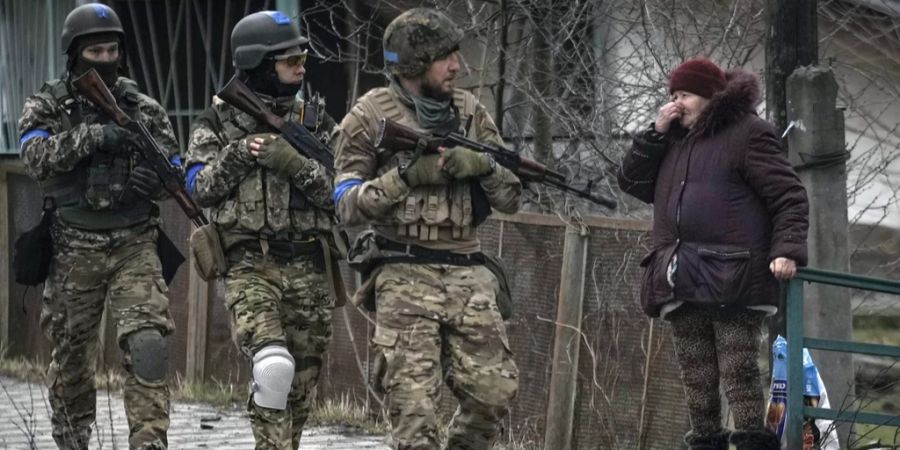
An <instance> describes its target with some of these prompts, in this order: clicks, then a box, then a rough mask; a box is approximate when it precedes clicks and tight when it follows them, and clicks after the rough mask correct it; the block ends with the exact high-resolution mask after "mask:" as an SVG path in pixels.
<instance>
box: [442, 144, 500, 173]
mask: <svg viewBox="0 0 900 450" xmlns="http://www.w3.org/2000/svg"><path fill="white" fill-rule="evenodd" d="M443 157H444V172H447V174H449V175H450V176H451V177H453V178H455V179H457V180H460V179H463V178H472V177H481V176H485V175H490V174H491V173H493V172H494V165H495V163H494V160H493V159H492V158H491V156H490V155H488V154H486V153H479V152H476V151H474V150H469V149H467V148H464V147H453V148H451V149H449V150H446V151H444V153H443Z"/></svg>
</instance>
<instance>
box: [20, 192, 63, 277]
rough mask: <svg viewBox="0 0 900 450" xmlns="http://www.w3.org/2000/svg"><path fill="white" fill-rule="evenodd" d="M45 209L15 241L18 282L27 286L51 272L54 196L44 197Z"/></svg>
mask: <svg viewBox="0 0 900 450" xmlns="http://www.w3.org/2000/svg"><path fill="white" fill-rule="evenodd" d="M43 209H44V211H43V213H42V214H41V221H40V222H39V223H38V224H37V225H36V226H35V227H34V228H32V229H30V230H28V231H26V232H24V233H22V235H21V236H19V238H18V239H16V243H15V254H14V256H13V268H14V269H15V272H16V273H15V275H16V283H19V284H22V285H25V286H37V285H39V284H41V283H43V282H44V281H45V280H46V279H47V276H48V275H49V274H50V262H51V261H52V259H53V237H52V236H51V234H50V228H51V226H52V224H53V211H54V210H55V209H56V208H55V205H54V203H53V198H52V197H46V198H45V199H44V208H43Z"/></svg>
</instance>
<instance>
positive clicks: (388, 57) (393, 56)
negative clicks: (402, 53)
mask: <svg viewBox="0 0 900 450" xmlns="http://www.w3.org/2000/svg"><path fill="white" fill-rule="evenodd" d="M384 60H385V61H389V62H392V63H399V62H400V57H399V56H397V53H396V52H392V51H388V50H385V51H384Z"/></svg>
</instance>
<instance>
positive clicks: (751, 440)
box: [731, 430, 781, 450]
mask: <svg viewBox="0 0 900 450" xmlns="http://www.w3.org/2000/svg"><path fill="white" fill-rule="evenodd" d="M731 443H732V444H734V445H735V446H736V447H737V450H780V449H781V442H780V441H779V440H778V436H775V433H772V432H771V431H769V430H754V431H735V432H734V433H731Z"/></svg>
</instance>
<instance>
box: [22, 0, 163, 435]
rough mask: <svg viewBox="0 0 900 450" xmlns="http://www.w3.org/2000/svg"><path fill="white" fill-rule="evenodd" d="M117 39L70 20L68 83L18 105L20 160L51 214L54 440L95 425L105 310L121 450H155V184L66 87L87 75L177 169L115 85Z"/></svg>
mask: <svg viewBox="0 0 900 450" xmlns="http://www.w3.org/2000/svg"><path fill="white" fill-rule="evenodd" d="M124 37H125V33H124V30H123V29H122V24H121V22H120V21H119V17H118V16H117V15H116V13H115V11H113V10H112V9H111V8H109V7H108V6H106V5H102V4H99V3H90V4H85V5H82V6H79V7H77V8H75V9H74V10H72V11H71V12H70V13H69V15H68V17H66V20H65V23H64V25H63V30H62V35H61V44H62V49H63V51H64V52H65V53H66V55H67V57H68V60H67V64H66V68H67V71H66V74H65V75H64V76H63V77H62V78H60V79H55V80H50V81H48V82H47V83H45V84H44V86H43V87H42V88H41V90H40V91H39V92H38V93H36V94H34V95H32V96H31V97H29V98H28V99H27V100H26V101H25V106H24V109H23V111H22V117H21V118H20V119H19V124H18V125H19V132H20V133H21V140H20V145H21V157H22V161H23V163H24V164H25V168H26V170H27V172H28V174H29V175H30V176H31V177H32V178H33V179H35V180H36V181H37V182H38V184H39V185H40V187H41V189H42V190H43V194H44V196H45V199H46V200H45V208H46V209H45V214H52V220H53V226H52V227H53V228H52V230H53V233H52V245H53V249H54V254H53V258H52V262H51V264H50V268H49V276H48V279H47V280H46V282H45V284H44V302H43V310H42V312H41V325H42V326H43V328H44V332H45V334H46V335H47V337H48V338H49V339H50V341H51V343H52V344H53V353H52V358H51V362H50V368H49V370H48V377H47V378H48V379H49V383H50V387H49V397H50V405H51V406H52V409H53V414H52V418H51V422H52V426H53V438H54V439H55V440H56V443H57V445H59V447H60V448H65V449H86V448H87V446H88V442H89V441H90V436H91V428H92V426H94V425H95V424H94V419H95V407H96V389H95V387H94V361H95V357H96V354H97V351H100V350H101V349H98V348H97V342H98V336H97V332H98V330H99V329H100V327H99V322H100V317H101V316H102V313H103V309H104V307H105V305H106V304H107V302H108V304H109V307H110V310H109V311H107V313H108V314H111V315H112V318H113V323H115V324H116V328H117V329H116V333H117V340H118V344H119V347H120V348H122V350H123V355H124V368H125V372H126V375H125V383H124V386H125V387H124V390H125V396H124V397H125V411H126V413H127V416H128V423H129V431H130V437H129V446H130V447H131V448H140V449H164V448H166V445H167V440H166V432H167V430H168V427H169V389H168V385H167V380H168V377H167V373H168V360H167V344H166V341H167V336H168V335H169V334H171V333H172V332H173V331H174V324H173V322H172V319H171V317H170V315H169V300H168V298H167V297H166V291H167V288H166V282H165V281H164V280H163V275H162V269H161V263H160V258H159V256H158V251H157V246H158V244H159V243H160V242H163V243H166V242H168V240H160V233H161V232H160V231H159V228H158V225H159V208H158V207H157V204H156V201H157V200H160V199H162V198H163V197H164V191H163V189H162V186H161V184H162V183H161V181H160V179H159V177H157V175H156V173H155V172H154V171H153V170H151V169H150V168H149V166H145V163H144V162H143V161H142V160H141V159H140V158H138V157H137V156H135V155H136V154H135V152H134V151H133V145H134V144H133V142H134V136H132V134H131V132H129V131H127V130H125V129H124V128H121V127H119V126H118V125H116V124H114V123H111V121H110V120H109V119H107V118H106V117H104V115H103V114H102V113H101V112H100V111H99V110H98V109H97V108H96V107H94V105H93V104H91V103H90V102H89V101H87V100H86V99H83V98H82V97H81V96H80V95H78V94H77V93H75V92H74V91H73V89H72V88H71V86H70V81H71V80H72V79H74V78H75V77H78V76H80V75H82V74H84V73H86V72H87V71H89V70H90V69H95V70H97V72H98V73H99V74H100V76H101V77H102V79H103V81H104V82H105V83H106V85H107V86H108V87H109V88H110V91H111V92H112V93H113V95H114V97H115V98H116V101H117V103H118V105H119V106H120V108H121V109H122V110H123V111H125V113H126V114H128V115H130V116H131V117H133V118H135V119H137V120H140V121H141V122H143V124H144V125H145V126H146V127H147V129H148V130H149V131H150V133H151V134H152V135H153V137H154V138H155V139H156V141H157V142H158V143H159V145H160V147H161V148H163V149H164V150H166V151H168V152H170V153H171V155H172V156H173V157H176V158H177V156H178V155H177V154H176V152H177V151H178V144H177V142H176V140H175V135H174V132H173V131H172V126H171V124H170V123H169V119H168V117H167V115H166V112H165V110H164V109H163V108H162V107H161V106H160V105H159V104H158V103H157V102H156V101H154V100H153V99H151V98H150V97H148V96H146V95H144V94H142V93H140V92H139V91H138V89H137V84H136V83H135V82H134V81H132V80H129V79H127V78H124V77H121V76H119V73H120V71H121V69H122V68H123V67H124V64H125V55H124V48H123V45H124Z"/></svg>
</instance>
